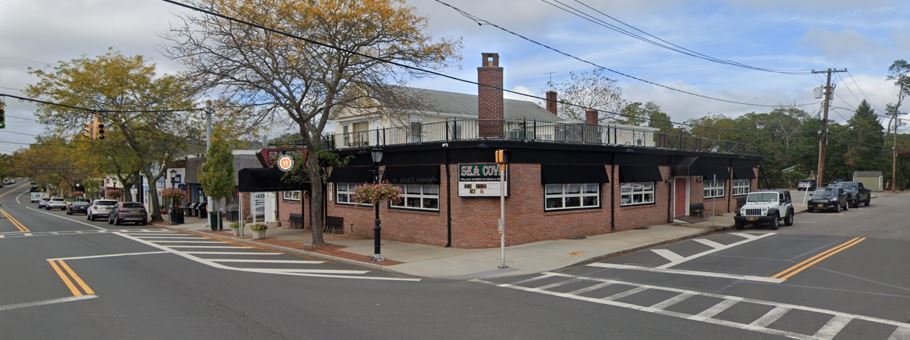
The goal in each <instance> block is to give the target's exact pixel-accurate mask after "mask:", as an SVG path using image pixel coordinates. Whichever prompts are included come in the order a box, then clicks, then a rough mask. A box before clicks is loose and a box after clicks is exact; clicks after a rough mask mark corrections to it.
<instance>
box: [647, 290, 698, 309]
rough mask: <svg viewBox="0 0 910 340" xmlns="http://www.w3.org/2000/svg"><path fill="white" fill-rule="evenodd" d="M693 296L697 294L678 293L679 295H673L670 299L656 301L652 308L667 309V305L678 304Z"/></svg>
mask: <svg viewBox="0 0 910 340" xmlns="http://www.w3.org/2000/svg"><path fill="white" fill-rule="evenodd" d="M693 296H695V294H689V293H682V294H677V295H676V296H674V297H671V298H669V299H666V300H663V301H661V302H658V303H655V304H653V305H651V308H654V309H667V307H670V306H672V305H675V304H677V303H680V302H682V301H683V300H685V299H688V298H690V297H693Z"/></svg>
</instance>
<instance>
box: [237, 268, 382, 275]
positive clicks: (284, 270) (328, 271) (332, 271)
mask: <svg viewBox="0 0 910 340" xmlns="http://www.w3.org/2000/svg"><path fill="white" fill-rule="evenodd" d="M250 269H252V270H254V271H260V272H281V273H312V274H354V275H359V274H366V273H368V272H369V271H366V270H347V269H287V268H250Z"/></svg>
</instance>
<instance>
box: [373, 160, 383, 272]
mask: <svg viewBox="0 0 910 340" xmlns="http://www.w3.org/2000/svg"><path fill="white" fill-rule="evenodd" d="M370 157H372V158H373V183H375V184H379V182H381V181H382V174H381V173H379V163H380V162H382V149H380V148H373V150H370ZM373 209H374V211H375V214H376V225H375V226H374V227H373V257H372V258H370V260H372V261H383V260H385V258H383V257H382V250H381V249H380V248H381V245H380V242H381V241H382V221H381V220H379V202H378V201H376V202H373Z"/></svg>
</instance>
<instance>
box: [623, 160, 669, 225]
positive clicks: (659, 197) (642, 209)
mask: <svg viewBox="0 0 910 340" xmlns="http://www.w3.org/2000/svg"><path fill="white" fill-rule="evenodd" d="M659 168H660V173H661V175H662V176H663V178H670V167H669V166H660V167H659ZM620 171H622V166H617V167H616V170H615V172H614V173H611V175H610V179H611V180H612V179H616V180H614V181H613V190H614V192H615V198H614V204H613V209H616V230H629V229H633V228H637V227H643V226H648V225H654V224H663V223H667V220H668V217H667V216H668V215H667V213H668V212H669V210H668V209H669V206H670V202H671V200H670V186H671V185H672V182H671V184H667V182H655V183H654V195H655V196H656V198H655V200H654V204H648V205H636V206H625V207H623V206H621V203H622V200H621V193H620V184H621V183H619V180H618V179H619V178H620V177H619V172H620Z"/></svg>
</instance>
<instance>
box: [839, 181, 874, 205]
mask: <svg viewBox="0 0 910 340" xmlns="http://www.w3.org/2000/svg"><path fill="white" fill-rule="evenodd" d="M832 186H835V187H839V188H844V191H845V192H846V193H847V202H848V203H849V204H850V207H851V208H856V207H859V205H860V204H862V205H865V206H867V207H868V206H869V205H870V204H872V191H871V190H869V189H866V187H865V186H864V185H863V183H862V182H856V181H842V182H837V183H834V184H832Z"/></svg>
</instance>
